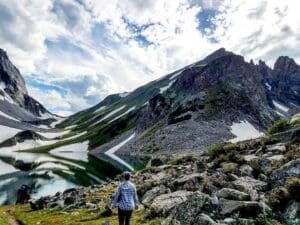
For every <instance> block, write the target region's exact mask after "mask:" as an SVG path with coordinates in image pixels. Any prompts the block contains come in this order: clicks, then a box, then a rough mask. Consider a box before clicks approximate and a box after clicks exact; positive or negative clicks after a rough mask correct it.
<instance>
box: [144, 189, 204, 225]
mask: <svg viewBox="0 0 300 225" xmlns="http://www.w3.org/2000/svg"><path fill="white" fill-rule="evenodd" d="M209 202H210V200H209V196H208V195H206V194H203V193H202V192H199V191H197V192H189V191H176V192H173V193H170V194H164V195H160V196H158V197H157V198H155V199H154V201H153V203H152V204H151V207H150V211H151V214H152V215H154V216H161V217H168V218H167V220H166V222H165V224H174V223H173V222H171V221H178V222H179V224H185V225H192V224H194V223H193V220H194V219H195V216H196V215H199V213H200V212H201V211H202V208H203V206H204V205H205V204H209ZM167 221H169V222H167Z"/></svg>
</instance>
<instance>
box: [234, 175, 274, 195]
mask: <svg viewBox="0 0 300 225" xmlns="http://www.w3.org/2000/svg"><path fill="white" fill-rule="evenodd" d="M233 185H234V186H235V187H236V188H237V189H238V190H240V191H245V192H248V193H249V191H250V190H253V189H254V190H257V191H264V190H266V189H267V186H268V184H267V183H266V182H263V181H260V180H256V179H254V178H252V177H248V176H246V177H240V178H238V179H237V180H235V181H233Z"/></svg>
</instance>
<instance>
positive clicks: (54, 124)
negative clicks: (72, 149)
mask: <svg viewBox="0 0 300 225" xmlns="http://www.w3.org/2000/svg"><path fill="white" fill-rule="evenodd" d="M65 119H66V118H56V121H55V122H53V123H51V124H50V126H51V127H52V128H55V127H56V125H58V124H60V123H62V122H63V121H64V120H65Z"/></svg>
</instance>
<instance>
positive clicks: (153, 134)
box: [60, 48, 300, 157]
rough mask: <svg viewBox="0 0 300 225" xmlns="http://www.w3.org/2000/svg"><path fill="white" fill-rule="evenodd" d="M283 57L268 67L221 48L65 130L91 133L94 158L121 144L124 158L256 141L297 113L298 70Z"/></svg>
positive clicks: (111, 100) (111, 99)
mask: <svg viewBox="0 0 300 225" xmlns="http://www.w3.org/2000/svg"><path fill="white" fill-rule="evenodd" d="M281 58H282V57H280V58H279V59H278V60H277V62H276V64H275V67H274V69H271V68H269V67H268V66H267V65H266V64H265V63H264V62H262V61H260V63H259V64H257V65H256V64H254V63H253V62H246V61H245V60H244V58H243V57H242V56H239V55H236V54H234V53H232V52H228V51H226V50H225V49H223V48H222V49H219V50H217V51H216V52H214V53H212V54H211V55H209V56H207V57H206V58H205V59H203V60H201V61H199V62H196V63H194V64H192V65H189V66H187V67H184V68H182V69H180V70H178V71H175V72H173V73H171V74H168V75H166V76H164V77H162V78H161V79H159V80H155V81H152V82H150V83H148V84H146V85H144V86H142V87H140V88H138V89H136V90H134V91H133V92H131V93H127V94H126V95H125V96H124V94H120V95H111V96H108V97H107V98H106V99H105V100H103V101H102V102H100V103H99V104H98V105H96V106H94V107H92V108H90V109H87V110H84V111H82V112H79V113H77V114H75V115H73V116H71V117H69V118H68V119H67V120H66V121H64V122H63V123H62V124H61V125H60V127H67V126H72V130H73V131H77V132H83V131H87V134H86V136H85V137H84V138H85V139H88V140H90V143H89V148H90V149H91V151H90V153H91V154H92V155H95V156H97V157H102V156H103V153H104V152H106V151H108V150H112V149H113V150H114V148H115V147H116V146H118V145H120V144H122V146H118V147H119V148H118V149H117V150H116V153H117V154H119V155H135V154H138V155H141V154H142V155H144V154H146V155H153V154H159V155H161V154H173V153H179V154H181V153H186V152H201V151H203V150H204V149H205V148H206V147H207V146H208V145H210V144H212V143H214V142H218V141H221V140H223V141H226V140H227V141H230V140H232V141H239V140H245V139H249V138H255V137H257V136H259V135H261V131H263V130H264V129H266V128H267V127H268V126H270V125H271V123H272V121H274V120H276V119H278V118H280V117H289V116H290V115H291V113H294V112H295V111H297V110H299V98H298V95H297V93H296V92H295V91H297V90H298V89H299V83H297V82H298V80H297V79H299V75H300V73H299V70H298V68H299V66H298V65H297V64H293V62H294V61H293V60H292V61H290V60H287V61H288V63H281V62H280V61H282V59H281ZM289 63H290V64H291V66H286V64H289ZM281 65H282V66H281ZM280 68H281V69H280ZM282 77H285V79H283V78H282ZM295 80H296V81H297V82H294V81H295ZM270 87H271V88H270ZM278 90H281V92H278ZM282 93H283V94H282ZM292 93H293V94H292ZM245 131H248V132H245ZM133 134H134V137H133V138H131V137H132V136H133Z"/></svg>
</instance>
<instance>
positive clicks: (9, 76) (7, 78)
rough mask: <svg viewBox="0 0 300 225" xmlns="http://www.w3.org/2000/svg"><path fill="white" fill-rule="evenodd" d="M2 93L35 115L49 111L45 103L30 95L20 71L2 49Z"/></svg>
mask: <svg viewBox="0 0 300 225" xmlns="http://www.w3.org/2000/svg"><path fill="white" fill-rule="evenodd" d="M0 87H1V89H0V95H1V96H2V97H3V98H5V99H9V100H10V101H11V103H15V104H17V105H19V106H20V107H21V108H24V109H25V110H27V111H29V112H30V113H32V114H33V115H35V116H38V117H39V116H41V115H42V114H44V113H47V112H48V111H47V110H46V109H45V107H44V106H43V105H41V104H40V103H39V102H37V101H36V100H35V99H33V98H32V97H30V96H29V95H28V91H27V89H26V85H25V81H24V79H23V77H22V75H21V74H20V71H19V70H18V69H17V68H16V67H15V66H14V65H13V64H12V62H11V61H10V60H9V58H8V55H7V53H6V52H5V51H4V50H2V49H0Z"/></svg>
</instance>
